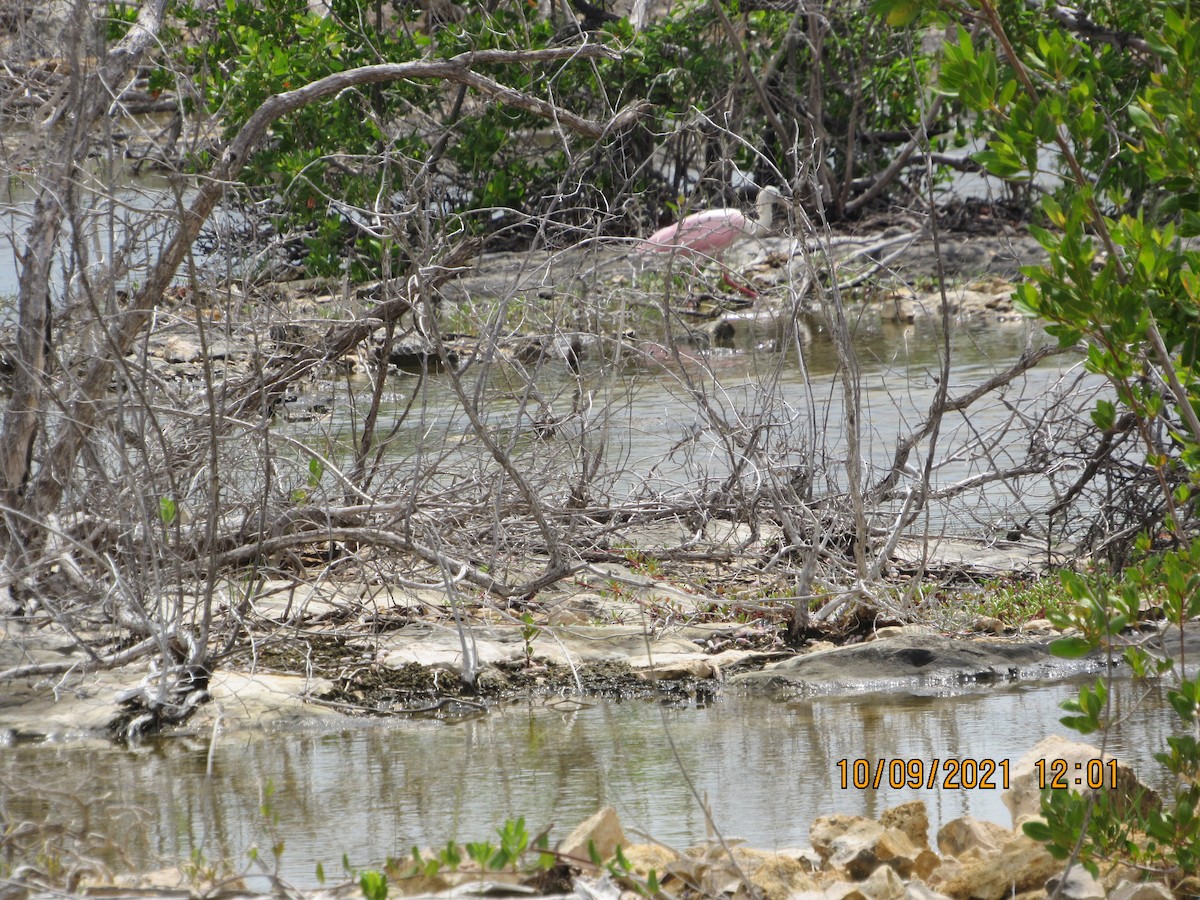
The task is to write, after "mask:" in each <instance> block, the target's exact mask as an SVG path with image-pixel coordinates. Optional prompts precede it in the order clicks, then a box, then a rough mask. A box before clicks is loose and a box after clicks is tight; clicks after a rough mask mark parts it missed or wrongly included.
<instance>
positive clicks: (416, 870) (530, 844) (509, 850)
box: [407, 817, 555, 878]
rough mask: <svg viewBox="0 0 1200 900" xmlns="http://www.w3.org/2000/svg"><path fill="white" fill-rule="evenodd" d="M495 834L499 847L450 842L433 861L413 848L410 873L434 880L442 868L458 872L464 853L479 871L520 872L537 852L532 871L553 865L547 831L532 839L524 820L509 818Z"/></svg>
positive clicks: (480, 843)
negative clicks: (525, 860) (520, 866)
mask: <svg viewBox="0 0 1200 900" xmlns="http://www.w3.org/2000/svg"><path fill="white" fill-rule="evenodd" d="M496 834H497V835H498V836H499V838H500V843H499V844H498V845H497V844H493V843H492V842H491V841H470V842H468V843H466V844H463V845H461V846H460V845H459V844H457V843H455V842H454V841H449V842H448V843H447V844H446V846H445V847H444V848H443V849H441V850H439V851H438V852H437V853H436V854H435V855H434V856H433V857H430V858H427V857H425V856H424V855H423V854H422V853H421V851H420V849H419V848H417V847H413V848H412V865H411V867H410V868H409V870H408V873H407V874H408V875H409V876H416V875H424V876H426V877H428V878H432V877H433V876H435V875H437V874H438V873H440V872H441V871H442V870H443V869H445V870H447V871H450V872H457V871H458V869H459V867H460V866H461V865H462V862H463V854H464V851H465V853H466V858H468V859H470V860H471V861H472V862H473V863H475V865H476V866H477V867H478V868H479V871H480V872H503V871H506V870H508V871H512V872H517V871H519V869H518V865H517V864H518V862H519V861H520V860H521V858H522V857H523V856H524V855H525V854H526V853H528V852H536V853H537V858H536V859H535V860H534V863H533V865H532V866H531V870H532V871H545V870H547V869H549V868H550V867H551V866H553V865H554V862H555V856H554V854H553V853H551V852H550V846H549V834H548V832H542V833H541V834H539V835H537V837H534V838H532V839H531V838H530V836H529V832H528V831H527V830H526V828H525V819H524V817H520V818H517V819H506V820H505V822H504V825H502V826H501V827H500V828H498V829H496Z"/></svg>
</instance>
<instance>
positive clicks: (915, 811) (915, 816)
mask: <svg viewBox="0 0 1200 900" xmlns="http://www.w3.org/2000/svg"><path fill="white" fill-rule="evenodd" d="M879 824H880V825H882V826H883V827H884V828H895V829H896V830H898V831H903V832H904V833H905V834H906V835H908V839H909V840H910V841H912V842H913V844H914V845H915V846H916V847H918V848H924V849H926V850H928V849H929V813H928V811H927V810H926V809H925V801H924V800H913V801H910V802H909V803H902V804H900V805H899V806H893V807H891V808H890V809H885V810H884V811H883V815H881V816H880V817H879Z"/></svg>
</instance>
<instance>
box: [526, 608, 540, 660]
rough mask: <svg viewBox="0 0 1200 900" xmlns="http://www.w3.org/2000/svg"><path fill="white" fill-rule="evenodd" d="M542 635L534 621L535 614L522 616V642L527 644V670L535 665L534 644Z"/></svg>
mask: <svg viewBox="0 0 1200 900" xmlns="http://www.w3.org/2000/svg"><path fill="white" fill-rule="evenodd" d="M541 633H542V629H541V628H539V627H538V626H537V625H536V624H535V623H534V621H533V613H528V612H526V613H522V614H521V640H522V641H524V642H525V668H529V667H530V666H531V665H533V642H534V641H536V640H537V638H538V635H540V634H541Z"/></svg>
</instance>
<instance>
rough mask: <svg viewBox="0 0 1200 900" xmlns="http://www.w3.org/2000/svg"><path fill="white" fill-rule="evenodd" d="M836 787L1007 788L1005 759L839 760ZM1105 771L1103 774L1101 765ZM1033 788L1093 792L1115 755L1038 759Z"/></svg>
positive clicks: (1112, 779)
mask: <svg viewBox="0 0 1200 900" xmlns="http://www.w3.org/2000/svg"><path fill="white" fill-rule="evenodd" d="M837 767H838V774H839V776H840V781H841V785H840V786H841V789H842V790H844V791H845V790H850V789H851V788H853V789H855V790H868V789H871V790H879V789H880V788H884V787H887V788H892V789H894V790H898V789H901V788H921V787H923V788H926V789H928V790H932V789H933V788H935V787H939V788H941V789H942V790H995V789H997V788H999V789H1000V790H1007V789H1008V787H1009V761H1008V760H1007V759H987V758H983V759H972V758H965V759H931V760H928V761H926V760H923V759H883V758H881V759H876V760H869V759H848V758H847V759H839V760H838V761H837ZM1106 768H1107V769H1108V773H1107V776H1106V774H1105V769H1106ZM1033 769H1034V772H1035V773H1036V775H1037V784H1038V790H1041V789H1043V788H1045V787H1051V788H1055V789H1056V790H1057V789H1066V788H1071V787H1074V788H1078V789H1082V788H1084V787H1087V788H1089V789H1091V790H1098V789H1100V788H1103V787H1112V786H1113V785H1115V784H1116V783H1117V761H1116V760H1115V759H1107V760H1105V759H1098V758H1097V759H1090V760H1087V761H1086V762H1076V763H1073V764H1072V763H1069V762H1068V761H1067V760H1065V759H1049V760H1047V759H1039V760H1037V761H1036V762H1035V763H1034V764H1033Z"/></svg>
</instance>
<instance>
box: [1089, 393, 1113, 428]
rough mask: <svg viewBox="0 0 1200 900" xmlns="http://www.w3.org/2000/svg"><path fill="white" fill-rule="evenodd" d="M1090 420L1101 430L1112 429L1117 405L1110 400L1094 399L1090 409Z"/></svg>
mask: <svg viewBox="0 0 1200 900" xmlns="http://www.w3.org/2000/svg"><path fill="white" fill-rule="evenodd" d="M1092 421H1093V422H1094V423H1095V424H1096V427H1097V428H1099V429H1100V430H1101V431H1112V429H1113V427H1114V426H1115V425H1116V422H1117V407H1116V406H1115V405H1114V404H1113V402H1112V401H1111V400H1098V401H1096V408H1095V409H1094V410H1092Z"/></svg>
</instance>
